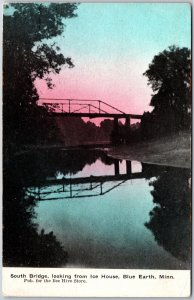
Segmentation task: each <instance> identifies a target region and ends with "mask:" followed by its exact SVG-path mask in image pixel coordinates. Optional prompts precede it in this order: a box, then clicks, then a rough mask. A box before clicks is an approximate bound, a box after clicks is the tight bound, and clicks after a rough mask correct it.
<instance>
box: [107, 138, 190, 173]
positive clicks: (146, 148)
mask: <svg viewBox="0 0 194 300" xmlns="http://www.w3.org/2000/svg"><path fill="white" fill-rule="evenodd" d="M108 155H109V156H111V157H114V158H117V159H127V160H138V161H141V162H145V163H151V164H158V165H168V166H173V167H180V168H191V137H190V134H189V133H186V132H183V133H181V134H179V135H178V134H177V135H173V136H167V137H162V138H160V139H157V140H154V141H149V142H141V143H137V144H134V145H120V146H115V147H113V148H111V149H109V150H108Z"/></svg>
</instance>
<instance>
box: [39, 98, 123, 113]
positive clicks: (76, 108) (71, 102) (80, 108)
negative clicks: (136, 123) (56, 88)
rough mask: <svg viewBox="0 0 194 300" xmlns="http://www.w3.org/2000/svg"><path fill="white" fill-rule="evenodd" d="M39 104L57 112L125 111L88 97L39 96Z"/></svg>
mask: <svg viewBox="0 0 194 300" xmlns="http://www.w3.org/2000/svg"><path fill="white" fill-rule="evenodd" d="M39 105H41V106H44V107H46V108H47V109H48V110H49V111H50V112H58V113H71V114H72V113H74V114H76V113H82V112H84V113H85V112H87V113H89V114H90V113H91V114H92V113H95V114H103V113H104V114H109V113H115V114H116V113H118V114H123V115H125V113H124V112H123V111H121V110H120V109H118V108H116V107H114V106H112V105H110V104H108V103H106V102H104V101H102V100H90V99H58V98H54V99H49V98H40V99H39Z"/></svg>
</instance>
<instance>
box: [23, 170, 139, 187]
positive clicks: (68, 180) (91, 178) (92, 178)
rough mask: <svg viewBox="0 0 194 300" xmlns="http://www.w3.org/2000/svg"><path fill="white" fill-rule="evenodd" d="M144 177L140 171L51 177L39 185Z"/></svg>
mask: <svg viewBox="0 0 194 300" xmlns="http://www.w3.org/2000/svg"><path fill="white" fill-rule="evenodd" d="M144 177H145V175H144V174H143V173H142V172H140V173H131V174H119V175H109V176H89V177H79V178H64V179H50V180H46V181H44V182H41V183H40V184H39V186H40V187H43V186H51V185H58V184H59V185H61V184H62V185H63V184H64V185H68V184H84V183H99V182H101V183H103V182H107V181H120V180H130V179H141V178H144ZM35 185H36V184H35ZM28 186H29V184H28ZM31 186H34V184H32V185H31Z"/></svg>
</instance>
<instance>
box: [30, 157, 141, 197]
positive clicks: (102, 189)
mask: <svg viewBox="0 0 194 300" xmlns="http://www.w3.org/2000/svg"><path fill="white" fill-rule="evenodd" d="M144 173H145V172H144V171H143V165H142V172H135V173H132V169H131V161H126V173H125V174H120V170H119V160H115V161H114V175H103V176H88V177H74V178H62V179H56V178H47V179H46V180H44V181H42V182H41V183H40V182H39V185H38V186H37V184H35V185H33V183H31V185H30V187H29V185H28V187H27V188H26V192H27V194H28V196H33V197H35V199H36V200H38V201H46V200H62V199H75V198H85V197H95V196H100V195H101V196H102V195H105V194H107V193H108V192H110V191H112V190H113V189H115V188H117V187H119V186H120V185H121V184H123V183H124V182H126V181H128V180H133V179H143V178H145V174H144ZM108 182H109V183H110V182H111V186H109V187H106V186H105V184H106V183H108ZM94 192H95V193H94ZM55 195H56V197H54V196H55ZM49 196H51V197H49Z"/></svg>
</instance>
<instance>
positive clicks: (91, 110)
mask: <svg viewBox="0 0 194 300" xmlns="http://www.w3.org/2000/svg"><path fill="white" fill-rule="evenodd" d="M39 100H40V104H39V105H41V106H44V107H46V108H47V109H48V112H49V114H50V115H52V116H63V117H87V118H91V119H92V118H113V119H114V130H115V132H117V131H118V120H119V119H125V125H126V126H127V127H130V122H131V119H139V120H140V119H141V118H142V115H138V114H127V113H125V112H123V111H121V110H120V109H118V108H116V107H114V106H112V105H110V104H108V103H106V102H104V101H102V100H90V99H59V98H53V99H51V98H40V99H39Z"/></svg>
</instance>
